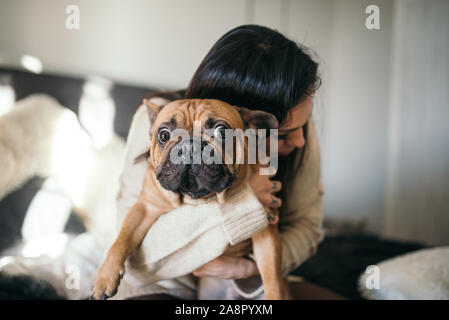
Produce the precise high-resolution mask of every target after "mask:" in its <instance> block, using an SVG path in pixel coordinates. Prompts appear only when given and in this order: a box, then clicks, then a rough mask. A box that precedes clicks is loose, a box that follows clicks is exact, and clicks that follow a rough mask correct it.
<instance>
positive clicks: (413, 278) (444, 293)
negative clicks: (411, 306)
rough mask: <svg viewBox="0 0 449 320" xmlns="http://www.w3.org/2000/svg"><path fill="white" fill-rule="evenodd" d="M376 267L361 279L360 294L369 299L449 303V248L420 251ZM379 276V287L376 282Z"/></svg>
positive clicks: (384, 262)
mask: <svg viewBox="0 0 449 320" xmlns="http://www.w3.org/2000/svg"><path fill="white" fill-rule="evenodd" d="M377 267H378V269H376V268H371V270H372V271H371V272H366V273H364V274H363V275H361V276H360V278H359V291H360V293H361V294H362V296H363V297H364V298H366V299H371V300H391V299H400V300H408V299H411V300H417V299H419V300H447V299H449V247H437V248H433V249H423V250H418V251H415V252H413V253H409V254H406V255H402V256H399V257H396V258H392V259H389V260H386V261H383V262H381V263H379V264H378V265H377ZM377 275H378V276H379V277H378V280H379V281H378V282H377V284H378V286H377V285H376V279H374V278H373V277H376V276H377ZM373 285H374V286H373ZM376 286H377V287H378V288H377V289H376V288H375V287H376ZM370 288H371V289H370Z"/></svg>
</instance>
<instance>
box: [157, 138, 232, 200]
mask: <svg viewBox="0 0 449 320" xmlns="http://www.w3.org/2000/svg"><path fill="white" fill-rule="evenodd" d="M206 146H208V142H206V141H194V140H193V139H190V140H189V139H185V140H181V141H180V142H178V143H177V144H175V145H174V146H173V147H172V149H171V150H170V152H169V153H168V156H167V157H166V158H165V159H164V162H163V164H162V168H161V170H159V172H158V174H157V175H156V177H157V179H158V181H159V183H160V184H161V186H162V187H163V188H165V189H167V190H170V191H173V192H181V193H182V194H185V195H187V196H189V197H191V198H192V199H198V198H201V197H203V196H205V195H208V194H210V193H217V192H221V191H223V190H224V189H226V188H227V187H229V186H230V185H231V183H232V182H233V181H234V176H233V174H232V173H231V172H230V170H229V168H228V167H227V166H226V165H225V164H224V163H217V162H218V161H212V163H210V161H207V163H205V162H204V158H203V151H204V148H205V147H206ZM209 148H210V147H209ZM206 151H207V150H206ZM214 152H217V151H216V150H215V149H213V148H211V154H213V153H214ZM172 159H173V160H175V161H172Z"/></svg>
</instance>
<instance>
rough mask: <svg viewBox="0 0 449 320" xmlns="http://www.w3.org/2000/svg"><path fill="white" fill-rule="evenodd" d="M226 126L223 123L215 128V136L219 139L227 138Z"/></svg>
mask: <svg viewBox="0 0 449 320" xmlns="http://www.w3.org/2000/svg"><path fill="white" fill-rule="evenodd" d="M226 129H227V128H226V127H225V126H223V125H219V126H217V127H216V128H215V131H214V137H215V138H216V139H218V140H223V139H224V138H225V133H226Z"/></svg>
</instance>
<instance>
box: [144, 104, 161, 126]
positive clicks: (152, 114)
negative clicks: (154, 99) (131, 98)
mask: <svg viewBox="0 0 449 320" xmlns="http://www.w3.org/2000/svg"><path fill="white" fill-rule="evenodd" d="M143 103H144V104H145V106H146V107H147V113H148V119H149V120H150V126H151V127H153V124H154V122H155V121H156V117H157V115H158V113H159V112H160V111H161V110H162V108H163V106H158V105H156V104H154V103H151V102H150V99H147V98H145V99H143Z"/></svg>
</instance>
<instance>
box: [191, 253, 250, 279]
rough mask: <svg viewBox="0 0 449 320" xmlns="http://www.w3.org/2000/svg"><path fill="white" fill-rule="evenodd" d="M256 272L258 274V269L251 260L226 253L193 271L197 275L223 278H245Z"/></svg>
mask: <svg viewBox="0 0 449 320" xmlns="http://www.w3.org/2000/svg"><path fill="white" fill-rule="evenodd" d="M256 274H259V270H258V269H257V265H256V263H255V262H254V261H253V260H250V259H247V258H243V257H232V256H226V255H222V256H219V257H218V258H216V259H214V260H212V261H211V262H208V263H206V264H205V265H203V266H202V267H200V268H199V269H197V270H195V271H194V272H193V275H194V276H197V277H216V278H223V279H245V278H249V277H251V276H254V275H256Z"/></svg>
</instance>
